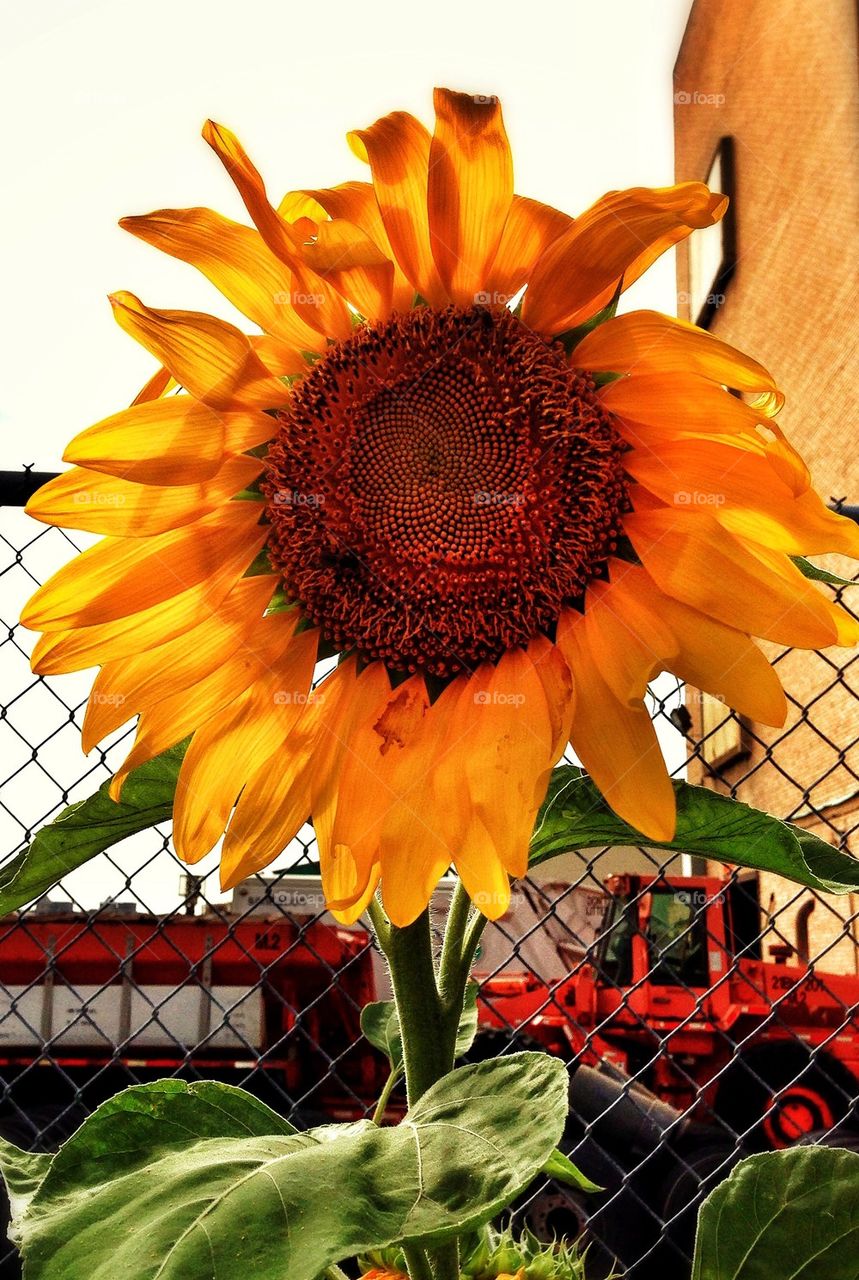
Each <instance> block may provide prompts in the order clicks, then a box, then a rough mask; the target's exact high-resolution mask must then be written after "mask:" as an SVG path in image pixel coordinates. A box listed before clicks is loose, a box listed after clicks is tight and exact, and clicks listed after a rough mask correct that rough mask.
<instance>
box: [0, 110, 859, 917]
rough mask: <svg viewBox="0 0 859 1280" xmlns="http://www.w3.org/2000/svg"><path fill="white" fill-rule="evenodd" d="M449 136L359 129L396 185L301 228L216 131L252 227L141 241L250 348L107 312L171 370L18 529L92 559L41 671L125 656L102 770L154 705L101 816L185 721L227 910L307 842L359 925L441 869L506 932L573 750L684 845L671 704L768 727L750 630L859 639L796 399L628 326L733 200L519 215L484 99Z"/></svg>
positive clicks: (650, 822) (200, 836)
mask: <svg viewBox="0 0 859 1280" xmlns="http://www.w3.org/2000/svg"><path fill="white" fill-rule="evenodd" d="M435 115H436V119H435V128H434V132H433V133H432V135H430V133H429V132H428V131H427V130H426V129H425V128H424V126H423V125H422V124H421V123H419V122H418V120H416V119H415V118H414V117H412V116H411V115H408V114H406V113H404V112H394V113H392V114H391V115H388V116H386V117H384V118H383V119H381V120H379V121H377V122H376V123H375V124H373V125H372V126H370V127H369V128H368V129H365V130H361V131H358V132H356V133H352V134H350V135H349V143H350V146H351V148H352V150H353V152H355V154H356V155H357V156H358V157H359V158H360V160H362V161H364V162H366V164H367V165H368V166H369V175H370V181H369V182H346V183H343V184H342V185H340V186H336V187H332V188H330V189H326V190H301V191H294V192H291V193H290V194H288V195H287V196H286V197H285V198H284V199H283V200H282V201H281V203H280V205H278V206H275V205H273V204H271V203H270V202H269V199H268V196H267V194H266V190H265V187H264V184H263V181H262V178H261V177H260V174H259V173H258V171H257V170H256V168H255V167H254V165H253V164H252V162H251V160H250V159H249V157H248V155H247V154H246V153H245V151H244V150H243V148H242V147H241V145H240V143H239V142H238V140H237V139H236V138H235V137H234V135H233V134H232V133H230V132H229V131H228V130H227V129H225V128H223V127H222V126H220V125H215V124H213V123H211V122H209V123H208V124H206V126H205V129H204V133H203V136H204V138H205V140H206V141H207V142H208V143H209V145H210V146H211V147H212V148H213V150H214V151H215V153H216V155H217V156H218V158H219V159H220V160H221V161H222V163H223V165H224V166H225V168H226V170H227V172H228V174H229V175H230V177H231V178H232V180H233V182H234V183H235V185H236V187H237V188H238V192H239V194H240V196H241V198H242V200H243V202H244V204H245V206H246V208H247V210H248V213H249V215H250V219H251V221H252V222H253V224H254V225H253V226H246V225H240V224H238V223H235V222H232V221H230V220H229V219H227V218H225V217H222V216H220V215H219V214H217V213H214V212H212V211H211V210H209V209H203V208H194V209H178V210H177V209H162V210H160V211H158V212H156V213H152V214H149V215H147V216H145V217H132V218H127V219H125V220H124V221H123V223H122V225H123V226H124V227H125V228H126V229H127V230H129V231H131V232H132V233H134V234H135V235H137V236H140V237H141V238H142V239H144V240H146V241H147V242H148V243H149V244H151V245H154V246H155V247H157V248H159V249H161V250H163V251H165V252H166V253H169V254H172V255H173V256H174V257H177V258H180V259H182V260H183V261H185V262H187V263H190V264H192V265H193V266H195V267H197V268H198V269H199V270H200V271H202V272H203V273H204V274H205V275H206V276H207V277H208V278H209V280H210V281H211V282H212V283H213V284H214V285H215V286H216V287H217V288H218V289H219V290H220V291H221V293H222V294H223V295H224V296H225V297H226V298H227V299H228V300H229V301H230V302H231V303H232V304H234V305H235V306H236V307H237V308H238V309H239V310H240V311H241V312H243V313H244V314H245V315H246V316H247V317H248V319H249V320H250V321H251V322H252V324H253V326H255V330H258V331H255V332H253V333H251V334H245V333H244V332H242V331H241V330H240V329H238V328H236V327H234V326H233V325H231V324H228V323H225V322H224V321H223V320H220V319H216V318H213V317H212V316H209V315H205V314H199V313H196V312H188V311H156V310H153V309H152V308H150V307H148V306H146V305H144V303H142V302H141V301H139V300H138V299H137V298H136V297H135V296H133V295H132V294H129V293H118V294H116V295H115V296H113V297H112V299H111V301H112V304H113V307H114V310H115V314H116V318H117V320H118V322H119V324H120V325H121V327H122V328H123V329H125V330H126V332H127V333H129V334H130V335H131V336H132V337H134V338H135V339H136V340H137V341H138V342H140V343H142V344H143V346H144V347H145V348H146V349H147V350H148V351H149V352H150V353H151V354H152V355H153V356H155V358H156V359H157V361H158V363H159V372H158V373H156V374H155V376H154V377H153V378H152V380H151V381H150V383H148V384H147V386H146V387H145V388H144V389H143V391H142V392H141V393H140V395H139V396H138V397H137V399H136V400H135V402H134V403H133V404H132V406H131V407H130V408H128V409H126V410H124V411H122V412H120V413H117V414H115V415H113V416H112V417H109V418H107V419H105V420H104V421H102V422H99V423H97V424H96V425H95V426H93V427H90V428H89V429H88V430H86V431H84V432H83V433H82V434H80V435H78V436H77V437H76V438H75V439H74V440H73V441H72V443H71V445H70V446H69V448H68V449H67V451H66V453H65V459H66V461H68V462H71V463H73V464H74V466H73V468H72V469H71V470H70V471H67V472H65V473H63V474H62V475H61V476H60V477H59V478H57V479H55V480H52V481H51V482H50V483H49V484H47V485H46V486H45V487H44V488H43V489H41V490H40V491H39V493H38V494H37V495H36V496H35V497H34V498H33V499H32V501H31V503H30V505H29V511H30V514H31V515H34V516H35V517H36V518H38V519H40V520H43V521H46V522H48V523H50V524H55V525H60V526H72V527H75V528H78V529H84V530H91V531H94V532H96V533H99V534H103V535H105V536H104V539H103V540H102V541H100V542H98V543H97V544H96V545H95V546H93V547H92V548H91V549H89V550H86V551H84V552H83V554H81V555H79V556H78V557H77V558H76V559H75V560H74V561H72V563H70V564H69V565H67V566H66V567H64V568H63V569H61V570H60V571H59V572H58V573H57V574H56V575H55V576H54V577H52V578H51V579H50V581H49V582H48V583H47V584H46V585H45V586H43V587H42V588H41V589H40V590H39V591H37V592H36V594H35V596H34V597H33V598H32V600H31V601H30V602H29V604H28V606H27V608H26V610H25V613H24V617H23V621H24V622H25V624H26V625H27V626H29V627H32V628H35V629H38V630H41V631H43V632H44V635H43V636H42V637H41V638H40V640H39V641H38V643H37V645H36V648H35V651H34V654H33V666H34V669H35V670H36V671H38V672H41V673H45V674H53V673H56V672H65V671H70V670H76V669H81V668H84V667H89V666H93V665H98V666H99V667H100V672H99V674H98V676H97V678H96V680H95V684H94V688H93V692H92V696H91V698H90V701H89V706H88V710H87V713H86V718H85V723H84V727H83V742H84V748H85V749H86V750H90V749H91V748H92V747H93V746H94V745H95V744H96V743H97V742H98V741H100V740H101V739H102V738H103V737H104V736H105V735H106V734H109V733H111V732H112V731H114V730H116V729H117V728H119V727H120V726H121V725H122V724H123V723H124V722H125V721H126V720H128V719H129V718H130V717H131V716H132V715H133V714H136V715H139V720H138V723H137V732H136V738H135V741H134V745H133V747H132V749H131V752H130V754H129V756H128V758H127V759H126V760H125V762H124V764H123V766H122V768H121V769H120V770H119V772H118V773H117V774H116V776H115V778H114V780H113V783H112V794H113V795H114V796H117V797H118V796H119V794H120V792H121V790H122V786H123V782H124V780H125V778H126V777H127V776H128V774H129V772H130V771H131V770H132V769H134V768H135V767H136V766H138V765H140V764H141V763H143V762H144V761H146V760H148V759H150V758H151V757H153V756H155V755H156V754H158V753H159V752H161V751H163V750H164V749H165V748H167V747H169V746H171V745H172V744H175V743H177V742H179V741H181V740H182V739H184V738H186V737H187V736H189V735H192V736H191V741H190V746H189V747H188V750H187V753H186V755H185V757H184V762H183V765H182V769H181V774H180V776H179V781H178V787H177V792H176V799H175V812H174V839H175V844H176V848H177V850H178V852H179V854H180V856H181V857H182V858H184V859H185V860H186V861H187V862H190V863H194V862H196V861H197V860H198V859H200V858H202V857H203V856H205V855H206V854H208V853H209V852H210V851H211V850H212V849H213V848H214V847H215V846H216V845H217V843H218V841H219V840H220V839H221V837H222V836H223V837H224V838H223V845H222V851H221V881H222V884H223V886H224V888H229V887H230V886H233V885H235V884H236V883H237V882H238V881H239V880H241V879H242V878H243V877H245V876H247V875H249V874H251V873H253V872H255V871H258V870H260V869H261V868H263V867H265V866H266V865H267V864H269V863H270V862H271V861H272V860H273V859H274V858H275V857H276V856H277V855H278V854H280V853H281V851H282V850H283V849H284V848H285V846H286V845H287V844H288V842H289V841H290V840H291V839H292V838H293V836H294V835H295V833H296V832H297V831H298V829H299V828H300V827H301V825H302V824H303V823H304V822H305V821H306V820H307V819H308V817H312V821H313V824H314V827H315V830H316V836H317V839H318V843H319V854H320V861H321V869H322V877H323V885H324V890H325V894H326V898H327V900H328V903H329V905H330V907H331V909H332V910H333V911H334V913H335V915H337V916H338V918H339V919H341V920H343V921H352V920H354V919H356V918H357V917H358V916H359V915H360V913H361V912H362V911H363V910H364V908H365V907H366V904H367V903H368V901H369V899H370V897H371V895H372V894H373V893H374V892H375V890H376V889H377V887H378V886H379V883H380V881H381V890H382V894H383V899H384V904H385V907H386V910H387V912H388V914H389V916H390V918H391V919H392V920H393V921H394V922H395V923H396V924H398V925H406V924H408V923H409V922H410V921H412V920H414V919H415V918H416V916H417V915H418V914H419V913H420V912H421V911H422V909H423V908H424V907H425V906H426V904H427V901H428V899H429V897H430V895H431V893H432V890H433V888H434V886H435V884H436V883H437V881H438V879H439V877H440V876H441V875H442V874H443V873H444V872H445V871H446V870H447V869H448V868H449V867H450V866H451V864H453V865H455V867H456V870H457V872H458V874H459V876H460V877H461V879H462V881H463V883H464V885H465V887H466V889H467V890H468V892H469V893H470V895H471V897H472V898H473V900H474V901H475V903H476V904H477V905H478V906H479V907H480V909H481V910H482V911H483V912H484V913H485V914H486V915H488V916H490V917H497V916H499V915H501V914H502V913H503V912H504V911H505V909H506V907H507V905H508V900H509V878H510V877H511V876H513V877H516V876H521V875H522V874H523V873H524V872H525V870H526V866H527V850H528V840H529V836H530V834H531V830H532V826H533V822H534V818H535V815H536V812H537V809H538V807H539V805H540V803H541V801H542V799H543V797H544V795H545V792H546V787H547V782H548V778H549V775H550V772H551V770H552V768H553V766H554V765H555V764H556V762H557V761H558V759H559V758H560V757H561V755H562V753H563V752H564V750H565V748H566V745H567V743H568V742H571V743H572V746H573V748H574V750H575V752H576V753H577V755H578V757H579V758H580V759H581V761H582V762H583V764H584V765H585V767H586V768H587V770H588V771H589V772H590V774H591V775H592V776H593V778H594V780H595V781H596V783H597V784H598V786H599V787H600V788H601V790H602V792H603V794H604V795H605V797H606V799H607V801H608V803H609V804H610V805H611V806H612V807H613V809H614V810H615V811H616V812H617V813H618V814H619V815H620V816H621V817H623V818H624V819H626V820H627V821H628V822H630V823H631V824H632V825H633V826H634V827H635V828H637V830H639V831H640V832H641V833H642V837H643V838H649V839H653V840H658V841H666V840H670V839H671V838H672V836H673V834H674V829H675V801H674V794H673V790H672V787H671V784H670V782H669V778H668V774H667V772H666V767H665V764H664V761H663V758H662V755H661V752H660V749H659V745H658V743H657V739H656V735H655V733H654V729H653V726H652V723H651V719H650V716H649V715H648V712H647V710H646V707H645V703H644V695H645V692H646V689H647V686H648V682H649V681H650V680H651V679H652V678H653V677H654V676H655V675H656V674H657V673H659V672H661V671H670V672H674V673H675V674H676V675H677V676H678V677H680V678H681V679H683V680H687V681H689V682H691V683H692V684H694V685H695V686H696V687H698V688H701V689H704V690H708V691H710V692H712V693H714V694H716V695H718V696H719V697H721V698H723V699H724V700H725V701H726V702H727V703H729V704H730V705H732V706H734V707H735V708H737V709H738V710H739V711H741V712H742V713H743V714H745V715H747V716H750V717H752V718H753V719H754V720H756V721H761V722H763V723H765V724H771V725H780V724H781V723H782V722H783V719H784V716H785V709H786V708H785V698H784V694H783V692H782V690H781V687H780V685H779V681H778V679H777V678H776V676H775V674H774V672H773V670H772V668H771V667H770V665H769V663H768V662H767V660H766V659H765V657H764V656H763V654H762V652H761V650H760V649H759V648H758V647H757V645H756V644H755V643H754V641H753V639H752V638H751V637H753V636H755V637H762V638H764V639H766V640H769V641H774V642H776V643H779V644H784V645H796V646H801V647H807V648H817V647H821V646H825V645H830V644H852V643H854V642H855V641H856V640H857V638H859V630H857V626H856V624H855V622H854V621H853V620H852V619H851V618H850V617H849V616H848V615H847V614H845V613H844V612H843V611H841V610H840V609H839V608H837V607H836V606H834V605H833V604H832V603H830V602H829V601H828V600H827V599H826V598H825V597H824V595H823V594H822V593H821V592H820V591H819V590H818V588H817V587H816V586H815V585H814V584H813V583H812V582H809V581H808V580H807V579H806V578H805V577H804V576H803V574H802V573H801V572H800V570H799V569H798V568H797V567H796V566H795V564H794V563H793V560H792V557H795V556H797V555H800V554H805V553H818V552H829V551H835V552H842V553H846V554H850V555H857V554H859V530H857V529H856V527H855V526H854V525H853V524H852V523H851V522H849V521H847V520H845V519H842V518H841V517H839V516H837V515H835V514H834V513H833V512H831V511H829V510H828V509H827V508H826V507H825V506H824V505H823V503H822V502H821V500H820V498H819V497H818V496H817V494H816V493H815V492H814V490H813V489H812V487H811V483H810V478H809V474H808V471H807V469H806V467H805V465H804V464H803V462H802V459H801V458H800V456H799V455H798V454H797V452H796V451H795V450H794V449H793V448H792V447H791V445H790V444H789V443H788V442H787V441H786V439H785V438H784V436H783V434H782V433H781V431H780V430H779V428H778V427H777V426H776V425H775V423H774V421H773V415H774V414H775V413H776V412H777V411H778V409H779V408H780V407H781V403H782V396H781V394H780V392H779V390H778V388H777V387H776V385H775V383H774V381H773V379H772V377H771V376H770V374H769V373H768V372H767V371H766V370H765V369H764V368H762V366H761V365H760V364H758V363H757V362H756V361H755V360H753V359H751V358H749V357H748V356H746V355H744V354H743V353H742V352H740V351H738V350H735V349H734V348H732V347H730V346H728V345H727V344H725V343H724V342H720V341H718V340H717V339H715V338H713V337H711V336H709V335H708V334H707V333H705V332H703V331H701V330H699V329H697V328H695V327H694V326H693V325H690V324H686V323H683V322H681V321H679V320H675V319H671V318H669V317H667V316H664V315H659V314H656V313H654V312H650V311H635V312H631V313H628V314H621V315H617V314H614V311H615V304H616V301H617V297H618V295H619V294H620V292H621V290H622V289H623V288H625V287H627V286H629V285H630V284H631V283H632V282H633V281H634V280H636V279H637V278H638V277H639V276H640V275H641V274H642V272H643V271H645V270H646V268H647V267H648V266H649V265H650V264H651V263H652V262H653V261H654V260H655V259H656V258H657V257H658V256H659V255H660V254H661V253H663V252H664V251H665V250H666V249H668V248H669V247H670V246H672V245H674V244H676V243H677V242H678V241H680V240H681V239H683V238H684V237H685V236H687V235H689V234H690V232H692V231H694V230H696V229H698V228H703V227H708V226H711V225H712V224H713V223H715V222H716V221H717V220H718V219H719V218H720V217H721V215H722V213H723V212H724V209H725V206H726V203H727V202H726V200H725V198H724V197H723V196H721V195H718V194H713V193H711V192H710V191H709V190H708V189H707V188H706V187H705V186H703V185H702V184H701V183H698V182H684V183H680V184H679V185H677V186H673V187H668V188H663V189H647V188H634V189H632V190H627V191H613V192H610V193H609V194H608V195H606V196H604V197H603V198H602V199H601V200H598V201H597V202H596V204H594V205H593V206H592V207H591V208H589V209H588V210H586V211H585V212H584V213H583V214H581V216H580V217H578V218H576V219H575V220H573V219H571V218H569V217H567V216H566V215H565V214H563V213H560V212H558V211H557V210H555V209H552V208H549V207H548V206H546V205H544V204H541V203H539V202H537V201H535V200H532V199H529V198H527V197H524V196H520V195H517V194H514V189H513V166H512V161H511V155H510V148H509V146H508V141H507V136H506V133H505V130H504V125H503V122H502V115H501V109H500V107H499V105H498V102H497V100H496V99H494V98H485V97H483V96H478V97H473V96H469V95H465V94H461V93H454V92H450V91H448V90H438V91H437V92H436V94H435ZM732 393H733V394H732ZM320 663H322V664H323V665H322V666H321V667H320V666H319V665H318V664H320ZM320 677H321V678H320Z"/></svg>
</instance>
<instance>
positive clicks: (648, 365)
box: [570, 311, 784, 417]
mask: <svg viewBox="0 0 859 1280" xmlns="http://www.w3.org/2000/svg"><path fill="white" fill-rule="evenodd" d="M570 360H571V362H572V363H573V364H574V365H575V366H576V367H577V368H579V369H587V370H588V371H589V372H591V373H621V374H627V373H628V374H636V375H638V374H644V373H658V374H678V373H679V374H697V375H698V376H699V377H701V378H707V379H708V380H709V381H710V382H715V383H718V384H719V385H723V386H726V387H732V388H733V389H734V390H735V391H743V392H746V393H749V394H751V395H755V396H757V397H758V399H757V400H756V401H755V402H754V405H753V408H754V409H755V410H756V411H757V412H758V413H763V414H765V415H766V416H767V417H770V416H772V415H773V414H775V413H778V411H779V409H781V407H782V405H783V404H784V395H783V394H782V392H781V391H779V389H778V387H777V386H776V384H775V381H774V379H773V377H772V375H771V374H770V373H768V372H767V370H766V369H765V368H764V367H763V365H762V364H758V362H757V360H753V359H752V358H751V356H747V355H746V354H745V353H744V352H742V351H739V350H738V349H737V348H736V347H732V346H729V344H728V343H727V342H722V341H720V339H719V338H714V337H713V335H712V334H710V333H707V331H706V330H705V329H699V328H698V326H697V325H694V324H689V323H688V322H687V321H686V320H675V319H674V318H673V317H672V316H663V315H660V313H659V312H658V311H630V312H627V314H625V315H622V316H613V317H612V319H610V320H606V321H605V322H604V323H603V324H598V325H597V326H596V328H595V329H592V330H591V332H590V333H589V334H587V335H586V336H585V337H584V338H583V339H582V341H581V342H580V343H579V344H578V346H577V347H576V348H575V349H574V351H573V353H572V355H571V357H570Z"/></svg>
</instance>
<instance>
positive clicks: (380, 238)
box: [285, 182, 415, 311]
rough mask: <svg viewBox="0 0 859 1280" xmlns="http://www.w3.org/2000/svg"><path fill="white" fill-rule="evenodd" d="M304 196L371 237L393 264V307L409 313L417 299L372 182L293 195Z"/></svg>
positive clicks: (347, 184) (343, 185) (330, 216)
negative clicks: (385, 222) (390, 238)
mask: <svg viewBox="0 0 859 1280" xmlns="http://www.w3.org/2000/svg"><path fill="white" fill-rule="evenodd" d="M299 195H300V196H304V197H306V198H308V199H312V200H313V201H314V202H315V203H317V204H319V206H320V207H321V208H322V210H323V212H324V213H326V214H327V215H328V217H329V218H334V219H338V218H342V219H343V220H344V221H345V222H351V223H354V225H355V226H356V227H360V228H361V230H362V231H364V232H366V234H367V235H368V236H369V237H370V239H371V240H372V241H373V243H374V244H375V245H376V246H377V248H379V249H380V250H381V252H382V254H383V255H384V256H385V257H386V258H388V259H389V261H390V262H392V263H393V266H394V284H393V293H392V299H391V301H392V306H393V309H394V310H395V311H409V310H410V309H411V307H412V304H413V302H414V297H415V291H414V288H413V287H412V286H411V285H410V284H409V282H408V280H407V279H406V277H405V275H404V274H403V270H402V268H401V267H400V265H399V263H398V262H397V260H396V255H395V253H394V251H393V249H392V248H391V242H390V240H389V239H388V233H387V231H386V230H385V224H384V222H383V221H382V214H381V211H380V209H379V205H378V202H377V200H376V193H375V191H374V190H373V184H372V183H371V182H343V183H341V184H340V185H339V186H337V187H327V188H325V189H322V190H314V191H302V192H291V193H290V196H288V197H285V198H286V199H289V198H290V197H294V196H299Z"/></svg>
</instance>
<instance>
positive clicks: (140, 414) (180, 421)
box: [63, 395, 268, 484]
mask: <svg viewBox="0 0 859 1280" xmlns="http://www.w3.org/2000/svg"><path fill="white" fill-rule="evenodd" d="M248 416H249V417H250V416H254V417H256V416H259V417H260V418H263V415H262V414H259V415H248ZM265 421H268V420H267V419H265ZM224 452H225V435H224V419H223V418H222V417H220V416H219V415H218V414H216V413H214V412H213V411H212V410H211V409H207V408H206V406H205V405H204V404H199V403H198V402H197V401H196V400H194V399H193V397H192V396H185V395H181V396H170V397H169V398H168V399H166V400H150V401H144V402H141V403H139V404H137V403H135V404H134V405H132V407H131V408H130V409H123V410H122V412H121V413H114V414H112V415H111V416H110V417H109V418H104V419H103V420H102V421H101V422H96V423H95V425H94V426H91V427H87V429H86V430H85V431H81V432H80V434H79V435H76V436H75V437H74V439H73V440H72V442H71V444H69V445H68V446H67V447H66V451H65V453H64V454H63V460H64V461H65V462H75V463H77V464H78V466H81V467H88V468H89V469H90V471H103V472H104V473H105V474H106V475H116V476H122V477H124V478H125V479H126V480H136V481H137V482H138V483H139V484H193V483H195V482H197V481H203V480H209V479H211V477H212V476H213V475H214V474H215V473H216V471H217V470H218V469H219V467H220V466H221V463H222V462H223V460H224Z"/></svg>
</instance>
